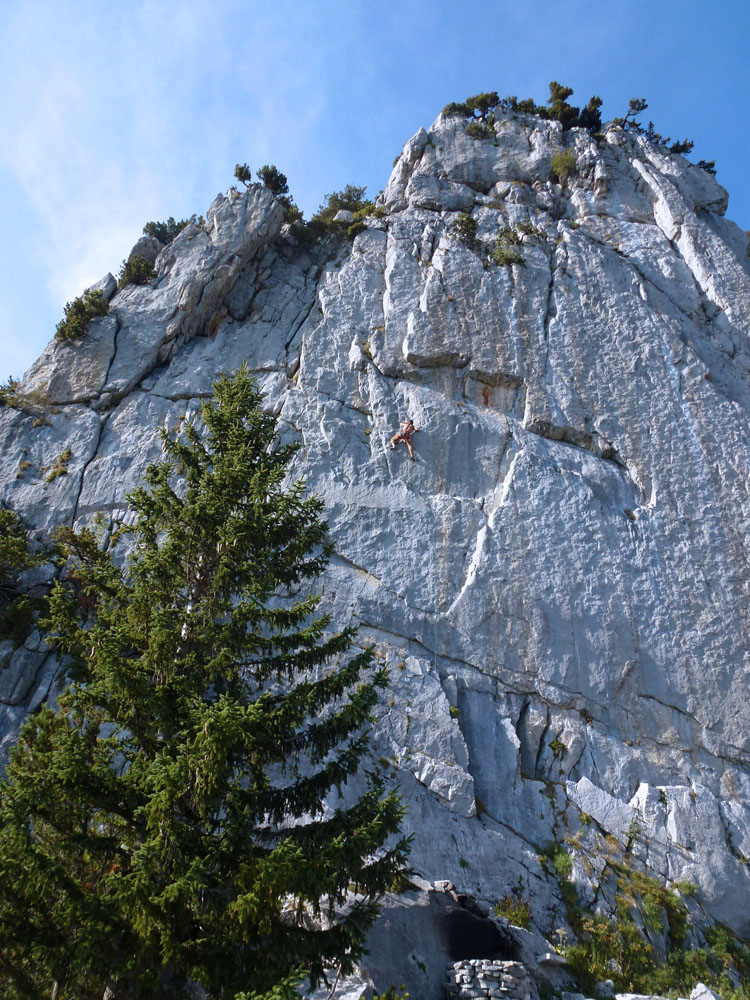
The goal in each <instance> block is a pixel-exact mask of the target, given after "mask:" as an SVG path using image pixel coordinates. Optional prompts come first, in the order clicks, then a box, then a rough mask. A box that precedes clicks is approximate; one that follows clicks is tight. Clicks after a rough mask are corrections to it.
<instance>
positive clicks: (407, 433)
mask: <svg viewBox="0 0 750 1000" xmlns="http://www.w3.org/2000/svg"><path fill="white" fill-rule="evenodd" d="M399 427H400V428H401V430H400V431H399V432H398V433H397V434H394V435H393V437H392V438H391V441H390V447H391V448H395V447H396V445H397V444H398V443H399V441H403V442H404V444H405V445H406V447H407V448H408V449H409V458H410V459H411V460H412V462H413V461H414V447H413V446H412V443H411V441H410V440H409V438H410V437H411V436H412V434H416V433H417V431H418V430H419V428H418V427H415V426H414V421H413V420H412V419H411V417H408V418H407V419H406V420H402V421H401V422H400V424H399Z"/></svg>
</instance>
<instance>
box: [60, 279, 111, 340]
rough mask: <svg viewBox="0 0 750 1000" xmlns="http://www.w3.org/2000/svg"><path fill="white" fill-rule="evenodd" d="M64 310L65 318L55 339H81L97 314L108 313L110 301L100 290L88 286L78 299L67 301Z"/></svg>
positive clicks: (103, 314) (61, 321) (104, 314)
mask: <svg viewBox="0 0 750 1000" xmlns="http://www.w3.org/2000/svg"><path fill="white" fill-rule="evenodd" d="M63 312H64V315H63V318H62V319H61V320H60V322H59V323H58V324H57V327H56V329H55V340H60V341H63V342H66V341H70V340H80V339H81V337H84V336H85V335H86V331H87V330H88V326H89V323H90V322H91V320H92V319H94V317H95V316H106V315H107V313H108V312H109V303H108V302H107V300H106V299H105V298H104V296H103V295H102V293H101V292H100V291H92V290H91V289H90V288H88V289H87V290H86V291H85V292H84V293H83V295H80V296H79V297H78V298H77V299H73V301H72V302H66V303H65V309H64V311H63Z"/></svg>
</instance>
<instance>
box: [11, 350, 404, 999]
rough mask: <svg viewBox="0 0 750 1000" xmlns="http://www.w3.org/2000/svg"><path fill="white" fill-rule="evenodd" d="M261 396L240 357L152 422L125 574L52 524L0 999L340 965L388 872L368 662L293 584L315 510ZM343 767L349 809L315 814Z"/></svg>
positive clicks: (399, 858) (17, 761) (399, 862)
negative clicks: (185, 413) (172, 432)
mask: <svg viewBox="0 0 750 1000" xmlns="http://www.w3.org/2000/svg"><path fill="white" fill-rule="evenodd" d="M259 405H260V396H259V394H258V392H257V390H256V389H255V387H254V385H253V383H252V380H251V378H250V376H249V374H248V372H247V371H246V370H244V369H241V370H240V371H239V372H237V373H236V374H235V375H234V376H232V377H222V378H221V379H220V380H219V381H218V382H217V383H216V385H215V399H214V401H213V402H208V403H206V404H204V406H203V411H202V419H203V428H202V430H201V431H199V430H198V428H197V426H196V425H194V424H188V425H187V426H186V427H185V428H184V430H183V432H182V434H181V436H180V437H179V438H178V439H176V440H175V439H170V438H169V437H167V436H166V435H165V439H164V445H165V451H166V461H164V462H162V463H160V464H157V465H153V466H151V467H150V468H149V470H148V473H147V476H146V486H145V487H144V488H141V489H138V490H136V491H135V492H134V493H133V494H132V495H131V497H130V498H129V499H130V503H131V507H132V510H133V512H134V523H133V525H132V526H131V527H130V528H129V529H127V530H128V531H130V532H132V535H133V540H134V546H133V549H132V552H131V556H130V557H129V560H128V562H127V564H126V565H125V567H124V569H121V568H119V567H118V565H117V564H116V563H115V562H114V561H113V559H112V558H111V557H110V555H108V554H107V553H106V552H103V551H102V550H101V549H100V548H99V546H98V545H97V543H96V540H95V538H94V536H93V535H92V534H91V533H90V532H88V531H85V530H84V531H81V532H79V533H74V532H72V531H67V532H66V533H65V538H64V546H65V549H66V551H67V554H68V556H69V561H68V571H67V575H66V577H65V579H64V580H63V582H60V583H58V584H57V585H56V586H55V588H54V590H53V592H52V595H51V597H50V610H49V613H48V621H47V627H48V629H49V631H50V634H51V636H52V638H51V639H50V642H51V643H52V645H53V646H54V647H55V648H56V649H57V650H58V651H59V652H60V653H61V654H62V655H63V656H64V657H65V659H66V662H67V664H68V671H69V675H70V678H71V679H72V683H71V685H70V687H69V688H68V689H67V690H66V691H65V693H64V694H62V695H61V696H60V698H59V707H58V708H56V709H52V708H49V707H45V708H42V709H41V711H39V712H38V713H37V714H36V715H35V716H33V717H32V718H31V719H30V720H29V721H28V722H27V724H26V725H25V727H24V729H23V731H22V734H21V737H20V739H19V742H18V745H17V747H16V748H15V750H14V751H13V753H12V758H11V763H10V766H9V768H8V772H7V776H6V779H5V781H4V782H3V784H2V786H0V822H2V827H3V829H2V833H0V985H1V986H2V991H1V992H2V995H3V996H4V997H7V998H11V997H13V998H18V997H24V998H26V997H33V998H35V1000H36V998H40V997H45V998H46V997H50V996H52V994H53V990H54V988H55V984H57V998H58V1000H70V998H73V997H75V998H77V1000H83V998H96V1000H101V997H102V994H103V991H104V989H105V987H106V986H109V987H110V989H111V991H112V994H113V995H114V996H115V997H118V998H119V997H138V998H139V1000H146V998H152V997H153V998H168V997H176V996H184V995H185V987H186V984H187V983H189V982H191V981H192V982H197V983H200V984H201V986H202V987H203V989H204V990H205V992H206V995H207V996H208V997H211V998H216V997H223V998H228V997H234V996H235V995H237V994H239V993H240V992H241V991H246V990H253V991H259V992H263V991H266V990H270V989H272V988H273V987H274V986H276V985H277V984H279V983H281V982H282V981H283V980H284V979H285V977H287V976H288V975H289V974H290V972H292V971H293V970H295V969H301V970H304V971H305V972H308V973H311V974H312V976H313V978H315V977H316V976H318V975H320V973H321V971H322V969H323V967H324V966H325V965H333V964H338V963H341V966H342V971H344V972H346V971H347V969H350V968H351V964H352V962H353V960H354V959H356V958H357V957H358V956H359V954H360V953H361V950H362V944H363V940H364V936H365V934H366V932H367V930H368V929H369V927H370V925H371V923H372V921H373V919H374V917H375V914H376V912H377V903H378V899H379V898H380V897H381V896H382V894H383V892H384V891H385V889H386V887H388V886H389V885H390V884H391V883H392V882H393V881H394V879H396V878H397V877H398V874H399V872H400V871H401V870H402V868H403V865H404V862H405V858H406V851H407V843H406V841H405V840H403V839H401V840H398V841H397V842H396V843H393V840H392V838H393V836H394V835H395V834H397V831H398V828H399V823H400V819H401V815H402V809H401V806H400V804H399V801H398V799H397V797H396V796H395V795H394V794H386V793H385V792H384V790H383V789H382V787H381V785H380V784H379V781H378V779H377V777H376V775H374V774H370V773H367V774H365V773H364V770H363V768H364V755H365V754H366V751H367V747H368V732H367V727H368V724H369V722H370V720H371V716H372V713H373V710H374V707H375V704H376V702H377V698H378V689H379V688H382V687H383V685H384V684H385V675H384V673H383V671H381V670H374V669H373V665H372V658H371V654H370V653H369V652H367V651H365V652H361V651H352V649H351V647H352V641H353V638H354V632H353V630H352V629H350V628H347V629H344V630H343V631H342V632H339V633H336V634H332V633H331V632H330V631H329V620H328V618H326V617H325V616H321V615H319V614H316V608H317V606H318V600H317V599H316V598H315V597H304V596H299V587H300V586H301V585H302V586H304V584H305V583H306V582H307V581H310V580H312V579H314V578H315V577H316V576H317V575H318V574H319V573H320V572H321V570H323V568H324V567H325V565H326V563H327V560H328V556H329V554H330V550H329V548H328V547H327V546H326V544H325V535H326V525H325V522H324V521H322V520H321V518H320V514H321V510H322V504H321V502H320V501H319V500H317V499H315V498H310V497H307V496H305V491H304V486H303V485H302V484H301V483H296V484H294V485H291V486H288V485H285V475H286V472H287V468H288V463H289V461H290V459H291V457H292V455H293V453H294V450H295V449H294V446H290V445H278V444H277V442H275V440H274V433H275V421H274V418H273V417H271V416H269V415H267V414H265V413H263V412H262V411H261V410H260V408H259ZM178 472H179V475H178ZM355 773H358V774H359V776H360V778H362V777H364V778H365V782H364V791H362V793H361V794H360V795H359V797H358V798H356V801H355V800H354V798H355V797H354V796H351V797H350V798H349V799H348V800H338V801H339V803H340V804H339V806H338V807H335V805H334V807H331V806H330V803H329V806H328V807H325V806H324V803H325V801H326V799H329V800H330V799H331V794H330V793H332V792H334V791H335V790H336V789H339V788H341V786H343V785H344V784H345V783H346V782H347V779H348V778H350V777H351V776H353V775H354V774H355ZM345 900H346V906H344V907H342V905H341V904H343V903H344V901H345ZM311 917H313V918H319V919H317V920H315V919H314V920H311V919H310V918H311ZM282 992H283V990H282Z"/></svg>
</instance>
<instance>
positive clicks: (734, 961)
mask: <svg viewBox="0 0 750 1000" xmlns="http://www.w3.org/2000/svg"><path fill="white" fill-rule="evenodd" d="M638 835H639V834H638V829H637V824H635V825H634V827H633V831H632V833H631V836H630V840H629V848H630V847H632V843H633V840H634V839H635V837H637V836H638ZM606 843H607V844H608V847H607V848H606V849H605V850H603V852H602V853H603V855H604V857H605V858H606V863H605V866H604V870H603V872H602V875H601V878H600V885H602V886H603V885H604V884H605V882H606V883H607V884H608V890H609V891H610V892H611V891H613V892H614V900H615V902H614V914H613V915H612V916H606V915H605V914H603V913H596V912H590V911H587V910H585V909H583V908H582V907H581V906H580V905H579V902H578V894H577V891H576V888H575V884H574V883H573V881H572V878H571V876H572V873H573V857H572V856H571V854H570V853H568V851H567V850H566V848H565V847H564V846H563V845H562V844H551V845H549V847H548V848H547V849H546V852H545V855H544V856H542V857H541V859H540V860H542V862H543V865H546V866H549V868H551V870H552V873H553V874H554V875H555V877H556V878H557V881H558V884H559V887H560V891H561V895H562V897H563V901H564V903H565V906H566V911H567V919H568V923H569V925H570V927H571V928H572V930H573V932H574V933H575V935H576V938H577V940H576V941H575V942H574V943H573V944H569V945H568V946H567V947H566V948H565V949H564V954H565V958H566V961H567V963H568V968H569V970H570V972H571V973H572V974H573V976H575V978H576V980H577V982H578V985H579V987H580V988H581V989H583V991H584V992H585V993H586V995H587V996H594V995H595V993H594V990H595V987H596V983H597V982H599V981H602V980H605V979H611V980H612V981H613V982H614V984H615V990H616V991H617V992H630V993H641V994H646V995H660V996H667V995H669V996H673V995H675V994H679V995H680V996H689V995H690V991H691V990H692V989H693V987H694V986H695V984H696V983H697V982H699V981H702V982H705V983H707V984H708V985H710V986H712V987H713V988H714V989H716V990H717V992H718V993H720V995H721V996H722V1000H747V998H748V997H750V948H748V947H747V945H746V944H744V943H742V942H740V941H738V940H737V939H736V938H735V937H734V936H733V935H732V934H731V933H730V932H729V931H727V930H726V929H725V928H724V927H721V926H720V925H718V924H715V925H713V926H711V927H709V928H707V929H705V930H704V931H703V932H702V937H703V939H704V940H705V944H704V945H703V946H701V947H690V946H689V945H688V938H689V931H690V930H691V929H693V925H692V923H691V920H690V914H689V911H688V908H687V905H686V903H685V898H687V897H689V896H692V895H694V894H695V891H696V886H694V885H692V884H691V883H689V882H678V883H675V885H674V888H673V889H670V888H667V887H666V886H664V885H662V884H661V883H660V882H658V881H657V880H656V879H655V878H652V877H651V876H649V875H647V874H646V873H645V872H644V871H642V870H639V869H636V867H635V864H634V860H633V857H632V855H631V854H630V851H629V848H628V849H625V850H624V851H622V850H621V849H619V845H617V846H616V847H613V844H612V839H611V838H607V840H606ZM571 846H572V849H574V850H575V847H576V845H575V841H572V842H571ZM583 863H584V865H586V864H590V861H588V860H587V859H586V858H585V856H584V857H583ZM605 895H608V893H605ZM696 930H697V929H696ZM698 933H699V934H700V932H698ZM691 936H692V935H691Z"/></svg>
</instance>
